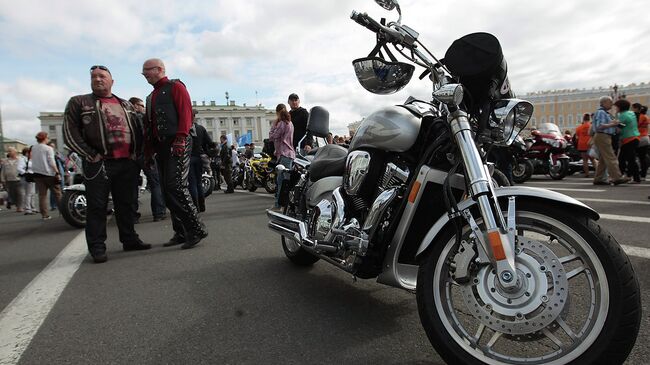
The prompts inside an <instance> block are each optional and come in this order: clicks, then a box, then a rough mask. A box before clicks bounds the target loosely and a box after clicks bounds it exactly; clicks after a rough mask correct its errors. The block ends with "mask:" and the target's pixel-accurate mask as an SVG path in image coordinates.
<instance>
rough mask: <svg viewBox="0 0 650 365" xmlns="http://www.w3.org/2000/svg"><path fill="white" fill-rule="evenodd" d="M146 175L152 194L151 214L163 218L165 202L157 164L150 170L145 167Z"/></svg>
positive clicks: (153, 164)
mask: <svg viewBox="0 0 650 365" xmlns="http://www.w3.org/2000/svg"><path fill="white" fill-rule="evenodd" d="M143 170H144V175H145V176H146V177H147V185H148V186H149V191H150V192H151V213H152V214H153V216H154V217H158V218H159V217H163V216H164V215H165V209H166V208H165V200H164V199H163V195H162V191H161V190H160V177H159V176H158V168H157V167H156V164H155V162H154V163H152V166H150V167H149V168H148V169H147V168H146V167H145V168H144V169H143Z"/></svg>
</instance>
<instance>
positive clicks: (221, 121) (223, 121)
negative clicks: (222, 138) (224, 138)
mask: <svg viewBox="0 0 650 365" xmlns="http://www.w3.org/2000/svg"><path fill="white" fill-rule="evenodd" d="M224 125H226V118H219V126H221V127H223V126H224Z"/></svg>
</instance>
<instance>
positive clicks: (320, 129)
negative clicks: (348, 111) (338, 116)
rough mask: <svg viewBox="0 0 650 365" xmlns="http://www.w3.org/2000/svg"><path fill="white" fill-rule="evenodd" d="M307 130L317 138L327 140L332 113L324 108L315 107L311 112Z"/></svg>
mask: <svg viewBox="0 0 650 365" xmlns="http://www.w3.org/2000/svg"><path fill="white" fill-rule="evenodd" d="M307 130H308V131H309V132H311V134H312V135H313V136H315V137H321V138H326V137H327V134H328V133H329V131H330V113H329V112H328V111H327V109H325V108H323V107H322V106H315V107H313V108H311V110H309V119H307Z"/></svg>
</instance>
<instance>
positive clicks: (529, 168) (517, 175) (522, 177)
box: [512, 159, 535, 184]
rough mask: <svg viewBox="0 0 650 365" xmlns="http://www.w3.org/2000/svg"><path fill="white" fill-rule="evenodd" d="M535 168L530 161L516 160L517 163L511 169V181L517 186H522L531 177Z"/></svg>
mask: <svg viewBox="0 0 650 365" xmlns="http://www.w3.org/2000/svg"><path fill="white" fill-rule="evenodd" d="M534 170H535V166H533V163H532V162H530V160H524V159H521V160H517V163H516V164H515V165H514V166H513V167H512V180H514V181H515V182H516V183H517V184H523V183H524V182H526V181H528V180H529V179H530V178H531V176H533V171H534Z"/></svg>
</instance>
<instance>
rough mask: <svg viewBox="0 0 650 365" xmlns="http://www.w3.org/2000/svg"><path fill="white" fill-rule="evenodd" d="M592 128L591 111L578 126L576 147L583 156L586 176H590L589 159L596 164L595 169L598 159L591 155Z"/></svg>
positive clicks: (583, 169)
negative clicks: (590, 132) (590, 133)
mask: <svg viewBox="0 0 650 365" xmlns="http://www.w3.org/2000/svg"><path fill="white" fill-rule="evenodd" d="M590 130H591V116H590V115H589V113H585V114H584V115H583V116H582V124H580V125H579V126H578V127H577V128H576V135H575V136H576V148H577V149H578V152H580V157H582V171H583V172H584V175H585V177H589V161H591V164H592V165H593V166H594V169H596V167H597V162H596V159H595V158H593V157H591V156H590V155H589V149H590V148H591V145H592V143H593V141H592V140H591V136H590V135H589V131H590Z"/></svg>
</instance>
